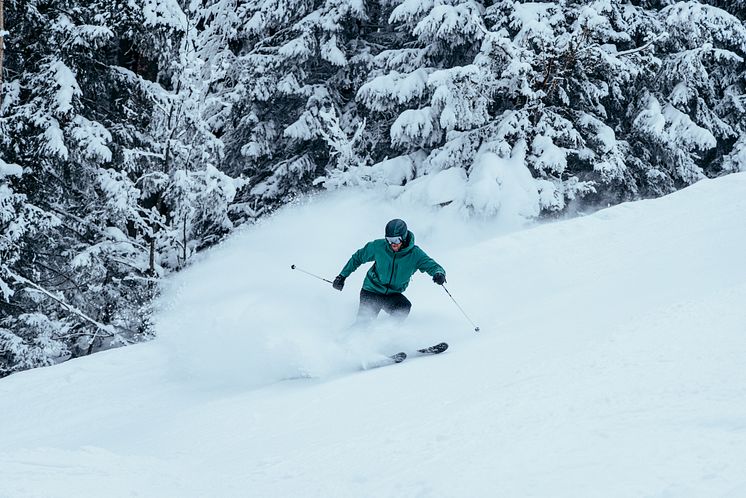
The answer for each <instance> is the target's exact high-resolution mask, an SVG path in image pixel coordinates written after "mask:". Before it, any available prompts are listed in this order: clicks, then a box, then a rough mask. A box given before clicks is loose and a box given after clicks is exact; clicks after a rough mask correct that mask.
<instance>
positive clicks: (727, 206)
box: [0, 151, 746, 498]
mask: <svg viewBox="0 0 746 498" xmlns="http://www.w3.org/2000/svg"><path fill="white" fill-rule="evenodd" d="M519 152H520V151H514V155H519V154H518V153H519ZM482 160H483V161H484V163H483V165H482V166H481V168H482V169H484V170H485V171H484V174H490V175H495V170H497V169H499V167H500V166H501V165H500V164H499V162H498V160H499V158H497V157H496V156H494V155H487V154H485V155H484V156H483V158H482ZM503 161H506V160H503ZM502 166H505V165H504V164H503V165H502ZM744 192H746V173H735V174H731V175H727V176H725V177H722V178H719V179H715V180H702V181H700V182H698V183H696V184H694V185H693V186H691V187H689V188H687V189H684V190H681V191H679V192H677V193H675V194H672V195H670V196H667V197H663V198H659V199H655V200H647V201H640V202H635V203H627V204H622V205H619V206H616V207H612V208H609V209H605V210H602V211H598V212H596V213H595V214H593V215H589V216H585V217H582V218H575V219H569V220H565V221H559V222H555V223H549V224H543V225H537V226H533V227H531V228H529V229H525V230H521V231H506V229H505V227H504V226H503V225H502V224H501V223H489V222H486V221H483V220H476V219H472V220H467V219H465V218H463V217H461V216H459V215H458V214H457V213H455V212H448V211H446V212H440V214H438V215H437V216H436V215H435V211H432V210H430V209H426V208H422V207H419V208H417V207H414V206H412V205H408V204H406V203H405V202H404V201H403V200H401V199H400V200H399V201H391V200H388V199H387V200H385V201H382V199H381V197H380V194H376V193H374V192H363V193H361V192H359V191H355V190H349V189H348V190H340V191H335V192H332V193H327V194H324V195H322V196H318V197H315V198H312V199H305V200H302V201H298V202H297V203H295V204H293V205H291V206H289V207H286V208H284V209H282V210H280V211H279V212H278V213H276V214H275V215H273V216H272V217H271V218H269V219H267V220H266V221H264V222H263V223H260V224H258V225H256V226H254V227H251V228H247V229H244V230H241V231H239V232H238V233H237V234H236V235H234V236H233V237H232V238H231V239H229V240H228V241H226V242H225V243H223V244H221V245H220V246H219V247H217V248H215V249H213V250H211V251H208V252H207V253H203V254H202V255H201V256H200V257H199V261H198V262H197V263H196V264H194V265H193V266H192V267H191V268H189V269H188V270H186V271H184V272H182V273H180V274H178V275H176V276H174V277H173V278H172V279H171V280H170V281H169V286H168V288H167V289H165V292H164V295H163V298H162V302H161V304H160V306H161V308H160V312H159V315H158V317H157V318H158V320H157V326H158V329H159V331H160V337H159V339H158V340H156V341H154V342H152V343H148V344H142V345H138V346H132V347H128V348H124V349H120V350H114V351H108V352H105V353H99V354H96V355H94V356H92V357H88V358H83V359H77V360H73V361H70V362H67V363H64V364H61V365H57V366H54V367H49V368H44V369H36V370H31V371H27V372H22V373H19V374H15V375H12V376H10V377H7V378H4V379H1V380H0V441H2V445H1V446H0V483H2V486H0V496H2V497H3V498H5V497H12V498H27V497H70V496H75V497H100V496H107V497H125V496H127V497H131V496H139V497H159V498H162V497H192V496H194V497H198V496H221V497H233V496H236V497H244V496H285V497H294V496H298V497H301V496H302V497H350V496H354V497H389V496H392V497H393V496H419V497H453V496H469V497H492V496H522V497H530V496H536V497H545V496H552V497H578V496H604V497H607V498H614V497H630V496H650V497H654V496H655V497H663V496H675V497H677V498H682V497H684V498H685V497H702V496H723V497H738V496H744V495H746V476H745V475H744V473H743V462H744V461H745V460H746V401H745V400H746V376H744V374H743V358H744V355H745V354H746V341H744V339H743V330H744V325H746V307H744V306H743V303H744V301H745V300H746V265H744V264H743V258H742V256H741V253H742V248H743V247H744V244H746V230H744V228H746V227H745V226H744V221H743V220H744V219H746V196H744ZM393 217H402V218H404V219H405V220H407V222H408V223H409V225H410V228H411V229H412V231H413V232H414V233H415V234H416V236H417V241H418V243H419V245H420V246H421V247H422V248H423V249H425V250H426V251H427V252H428V253H429V254H430V255H431V256H432V257H433V258H435V259H436V260H437V261H438V262H439V263H441V264H442V265H443V266H444V267H445V268H446V270H447V272H448V283H447V284H446V285H447V287H448V289H449V291H450V292H451V293H452V294H453V296H454V298H455V299H456V300H457V301H458V302H459V304H461V305H462V306H463V308H464V310H465V311H466V312H467V313H468V314H469V315H470V317H471V318H472V319H473V320H474V321H475V322H476V323H477V324H478V325H479V326H480V327H481V330H482V332H480V333H479V334H475V333H474V332H473V330H472V327H471V326H470V324H469V323H468V322H467V321H466V320H465V318H464V317H463V316H462V315H461V314H460V312H459V311H458V309H457V308H456V306H455V305H454V304H453V303H452V302H451V301H450V299H449V298H448V296H447V295H445V293H444V292H443V291H442V289H440V288H439V287H438V286H436V285H435V284H433V283H432V282H431V281H430V279H429V278H427V277H426V276H423V275H420V274H417V275H415V277H414V279H413V281H412V284H411V286H410V288H409V289H408V291H407V296H408V297H409V298H410V300H412V302H413V303H414V307H413V311H412V315H411V316H410V317H409V319H408V320H407V322H406V323H405V324H404V325H403V326H395V325H393V324H391V323H390V322H388V321H387V320H385V319H382V320H380V321H379V322H378V323H377V324H376V325H375V326H374V328H373V329H372V330H367V331H366V330H348V328H347V327H348V325H349V324H350V323H351V321H352V320H353V317H354V313H355V308H356V304H357V291H358V289H359V287H360V284H361V281H362V278H363V275H364V273H365V272H364V271H363V269H362V268H361V269H360V270H359V271H357V272H356V273H354V274H353V275H352V276H351V277H350V278H348V280H347V284H346V287H345V289H344V291H343V292H341V293H340V292H337V291H334V290H333V289H331V286H330V285H329V284H327V283H324V282H321V281H319V280H317V279H315V278H312V277H310V276H308V275H305V274H303V273H300V272H299V271H293V270H291V269H290V265H291V264H297V265H298V267H300V268H303V269H304V270H307V271H311V272H314V273H317V274H319V275H321V276H324V277H325V278H332V277H334V276H335V275H336V274H337V272H338V271H339V270H340V268H341V267H342V265H343V264H344V263H345V261H346V259H347V258H348V257H349V255H350V254H351V253H352V252H353V251H354V250H355V249H357V248H358V247H360V246H362V245H363V244H364V243H365V242H367V241H368V240H369V239H371V238H374V237H378V236H380V235H381V231H382V229H383V226H384V225H385V222H386V221H388V219H390V218H393ZM443 339H444V340H447V341H448V342H449V343H450V344H451V348H450V350H449V351H448V352H446V353H445V354H442V355H440V356H436V357H431V358H420V359H411V360H407V361H405V362H404V363H402V364H400V365H396V366H391V367H385V368H381V369H375V370H368V371H360V370H359V366H360V364H361V363H363V362H367V361H372V360H374V359H376V358H378V357H379V355H380V354H382V353H391V352H394V351H396V350H399V349H408V348H411V347H416V346H419V347H421V346H425V345H430V344H432V343H434V342H436V341H439V340H443ZM304 375H305V376H306V377H305V378H300V379H295V380H283V379H286V378H288V377H298V376H304Z"/></svg>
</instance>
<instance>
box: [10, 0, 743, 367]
mask: <svg viewBox="0 0 746 498" xmlns="http://www.w3.org/2000/svg"><path fill="white" fill-rule="evenodd" d="M745 57H746V0H732V1H715V0H713V1H702V2H700V1H688V2H673V1H666V0H661V1H656V0H649V1H646V0H641V1H620V0H597V1H586V2H583V1H570V0H566V1H557V2H551V3H549V2H548V3H538V2H523V1H517V0H499V1H489V0H486V1H483V2H482V1H476V0H403V1H398V0H393V1H388V0H384V1H364V0H252V1H243V0H203V1H199V0H192V1H177V0H119V1H116V0H90V1H81V0H53V1H50V0H47V1H43V0H0V376H3V375H8V374H10V373H12V372H15V371H19V370H24V369H28V368H33V367H37V366H44V365H50V364H54V363H58V362H60V361H64V360H67V359H69V358H73V357H77V356H82V355H87V354H91V353H93V352H95V351H98V350H101V349H107V348H111V347H115V346H120V345H127V344H132V343H136V342H141V341H144V340H148V339H150V338H152V337H153V334H154V331H153V325H152V323H151V316H152V302H153V299H154V298H155V297H156V295H157V293H158V284H159V281H160V280H161V279H162V278H163V277H164V276H166V275H168V274H169V273H170V272H173V271H177V270H179V269H180V268H183V267H184V266H185V265H187V264H188V263H189V261H190V260H191V259H192V258H193V257H194V255H195V254H196V253H197V252H198V251H200V250H201V249H204V248H207V247H210V246H212V245H214V244H216V243H217V242H219V241H220V240H222V239H223V238H225V237H226V236H227V235H229V234H230V233H232V232H233V231H234V230H235V229H236V228H237V227H239V226H241V225H243V224H246V223H252V222H255V221H256V220H259V219H261V218H262V217H263V216H266V215H268V214H270V213H271V212H272V211H273V210H274V209H276V208H278V207H279V206H282V205H285V204H287V203H289V202H292V201H293V200H295V199H297V198H298V197H299V196H302V195H306V194H308V193H312V192H317V191H322V190H325V189H338V188H345V187H355V188H364V189H378V190H380V191H382V192H384V193H385V194H386V195H388V196H391V197H392V198H393V197H397V198H401V197H405V198H408V199H410V200H411V201H413V202H418V203H422V204H425V205H427V206H432V208H433V209H436V210H437V209H443V210H451V211H455V212H457V213H459V214H460V215H462V216H464V217H470V218H485V219H489V218H494V217H495V216H498V215H499V213H500V209H501V202H502V200H503V196H502V195H501V188H503V186H504V183H505V177H506V175H508V174H510V175H512V176H514V177H519V178H521V182H520V183H521V185H522V188H524V190H525V192H524V193H525V200H524V202H523V203H522V206H523V212H522V213H521V214H522V215H523V216H525V217H526V218H527V219H537V218H550V217H555V216H567V215H576V214H582V213H584V212H589V211H592V210H594V209H596V208H598V207H601V206H606V205H609V204H616V203H619V202H624V201H628V200H635V199H641V198H649V197H657V196H661V195H665V194H667V193H670V192H673V191H675V190H677V189H680V188H683V187H685V186H687V185H690V184H692V183H695V182H697V181H698V180H700V179H703V178H706V177H716V176H720V175H724V174H728V173H733V172H738V171H746V63H745V62H744V58H745Z"/></svg>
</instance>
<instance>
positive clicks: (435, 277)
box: [433, 273, 446, 285]
mask: <svg viewBox="0 0 746 498" xmlns="http://www.w3.org/2000/svg"><path fill="white" fill-rule="evenodd" d="M433 282H435V283H436V284H438V285H443V284H444V283H446V276H445V275H443V274H442V273H436V274H435V275H433Z"/></svg>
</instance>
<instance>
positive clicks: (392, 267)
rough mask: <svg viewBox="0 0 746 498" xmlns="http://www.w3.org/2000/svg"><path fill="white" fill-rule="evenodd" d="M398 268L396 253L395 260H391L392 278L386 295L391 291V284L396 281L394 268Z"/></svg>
mask: <svg viewBox="0 0 746 498" xmlns="http://www.w3.org/2000/svg"><path fill="white" fill-rule="evenodd" d="M395 266H396V253H394V259H392V260H391V277H389V284H388V285H387V286H386V294H388V293H389V290H391V282H393V281H394V267H395Z"/></svg>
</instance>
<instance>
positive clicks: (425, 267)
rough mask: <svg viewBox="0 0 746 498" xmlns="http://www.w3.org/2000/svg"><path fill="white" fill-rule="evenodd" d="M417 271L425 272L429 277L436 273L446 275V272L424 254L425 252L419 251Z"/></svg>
mask: <svg viewBox="0 0 746 498" xmlns="http://www.w3.org/2000/svg"><path fill="white" fill-rule="evenodd" d="M417 269H418V270H420V271H421V272H426V273H427V274H428V275H430V276H431V277H434V276H435V274H436V273H442V274H443V275H445V274H446V271H445V270H444V269H443V267H442V266H440V265H439V264H438V263H436V262H435V260H434V259H433V258H431V257H430V256H428V255H427V254H425V251H423V250H422V249H420V258H419V260H418V262H417Z"/></svg>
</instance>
